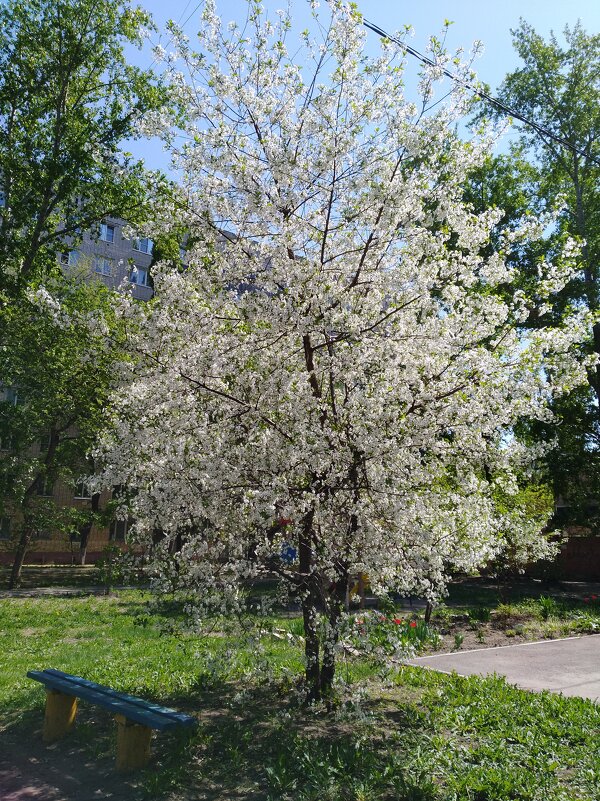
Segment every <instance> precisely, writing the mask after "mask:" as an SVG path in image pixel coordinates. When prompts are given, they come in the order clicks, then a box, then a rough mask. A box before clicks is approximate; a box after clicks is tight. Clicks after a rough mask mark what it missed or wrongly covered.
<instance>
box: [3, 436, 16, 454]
mask: <svg viewBox="0 0 600 801" xmlns="http://www.w3.org/2000/svg"><path fill="white" fill-rule="evenodd" d="M13 448H14V439H13V436H12V434H3V435H2V436H0V451H12V449H13Z"/></svg>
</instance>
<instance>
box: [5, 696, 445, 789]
mask: <svg viewBox="0 0 600 801" xmlns="http://www.w3.org/2000/svg"><path fill="white" fill-rule="evenodd" d="M161 700H162V702H163V703H168V704H170V705H173V706H176V707H177V708H178V709H181V710H185V711H186V712H190V713H192V714H195V715H197V716H198V718H199V720H200V726H199V727H198V729H197V731H196V732H195V733H194V734H192V735H191V736H190V734H189V733H187V732H186V733H182V734H168V735H165V734H160V735H158V736H157V737H156V738H155V739H154V741H153V759H152V763H151V766H150V767H149V768H148V769H146V770H144V771H141V772H140V773H138V774H135V775H133V776H128V777H124V778H123V777H120V776H118V775H116V774H115V773H114V758H115V743H116V733H115V730H114V729H115V727H114V723H113V722H112V719H111V717H110V715H109V714H108V713H106V712H104V711H103V710H99V709H97V708H94V707H90V706H86V705H85V704H82V705H81V708H80V711H79V714H78V721H77V725H76V726H75V728H74V729H73V731H72V732H71V733H70V734H69V735H68V736H67V737H66V738H65V739H64V740H62V741H60V742H58V743H55V744H54V745H52V746H45V745H44V744H43V743H42V741H41V727H42V718H43V713H42V710H41V709H40V708H38V709H36V710H34V711H31V712H27V713H24V714H21V715H19V716H18V718H16V719H15V718H13V719H12V721H11V722H10V723H9V726H8V728H7V729H6V730H5V731H4V732H3V733H2V734H1V735H0V740H2V745H3V753H4V759H5V760H6V759H8V760H9V761H11V763H12V765H13V767H14V768H15V769H17V770H18V769H20V770H21V772H23V771H26V772H27V771H28V772H29V774H30V775H31V771H32V765H33V772H34V773H35V774H36V776H37V777H38V778H39V780H40V781H42V782H43V781H46V782H47V783H48V785H49V786H52V787H53V788H58V790H59V792H60V793H61V795H60V798H61V799H64V801H81V799H87V798H93V797H110V798H111V799H114V801H120V799H123V801H125V799H127V801H138V799H153V801H162V799H165V801H166V799H169V801H172V800H173V801H174V799H185V801H196V799H197V800H198V801H200V799H204V800H205V801H217V799H219V801H221V800H222V799H246V800H247V801H275V799H280V800H281V801H283V800H284V799H294V801H317V799H318V801H348V800H349V799H365V801H367V799H373V800H374V799H378V800H379V799H381V801H385V799H389V801H391V799H395V801H433V799H434V798H436V797H437V796H436V793H435V789H434V787H433V786H432V784H431V782H430V780H429V777H428V775H426V772H423V773H422V774H421V775H418V774H416V773H415V772H414V771H411V772H410V773H409V771H408V770H407V760H406V757H407V754H408V753H409V752H410V751H412V750H413V749H414V748H415V747H416V744H417V743H418V742H419V741H420V739H422V738H423V736H425V737H426V736H427V726H426V722H425V720H424V718H423V717H422V715H421V714H420V713H419V712H418V710H417V707H416V706H413V705H411V704H408V705H405V706H399V705H398V704H397V703H393V702H390V703H389V704H388V705H386V704H385V703H384V702H382V701H381V700H378V701H375V700H373V701H370V700H368V699H366V700H364V702H363V703H362V704H361V708H360V713H358V712H356V711H355V710H354V711H353V708H352V707H351V708H350V709H349V710H348V709H346V711H345V712H343V713H342V711H338V712H337V713H326V712H323V711H322V710H321V711H317V710H314V709H313V710H311V709H307V708H305V707H303V706H301V705H300V704H299V703H297V702H296V700H295V693H294V688H293V687H290V686H289V685H285V684H280V685H277V686H273V685H269V686H268V687H258V688H253V689H252V690H249V689H248V688H247V687H242V686H241V685H238V684H233V683H223V684H217V683H215V684H213V686H212V687H211V688H210V690H204V691H198V692H194V693H193V694H192V695H191V696H187V697H186V699H185V700H184V699H182V698H176V697H171V698H163V699H161ZM26 775H27V774H26ZM41 797H43V795H42V796H41ZM53 798H54V796H52V795H51V794H49V793H48V801H51V799H53Z"/></svg>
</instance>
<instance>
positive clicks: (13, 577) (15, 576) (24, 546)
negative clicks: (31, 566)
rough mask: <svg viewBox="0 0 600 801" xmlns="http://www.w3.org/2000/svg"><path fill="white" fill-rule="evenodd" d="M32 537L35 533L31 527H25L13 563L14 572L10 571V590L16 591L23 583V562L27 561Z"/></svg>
mask: <svg viewBox="0 0 600 801" xmlns="http://www.w3.org/2000/svg"><path fill="white" fill-rule="evenodd" d="M32 536H33V532H32V530H31V529H30V528H29V526H27V525H25V526H23V530H22V531H21V535H20V537H19V542H18V543H17V547H16V550H15V558H14V561H13V566H12V570H11V571H10V579H9V580H8V589H9V590H14V589H16V588H17V587H18V586H19V584H20V583H21V570H22V569H23V562H24V561H25V555H26V553H27V550H28V549H29V544H30V543H31V539H32Z"/></svg>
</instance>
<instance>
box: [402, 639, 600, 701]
mask: <svg viewBox="0 0 600 801" xmlns="http://www.w3.org/2000/svg"><path fill="white" fill-rule="evenodd" d="M409 664H410V665H418V666H419V667H427V668H432V669H433V670H441V671H443V672H445V673H450V672H452V671H453V670H455V671H456V672H457V673H458V674H460V675H461V676H471V675H473V674H478V675H482V676H485V675H489V674H491V673H498V674H499V675H500V676H505V677H506V680H507V681H508V682H510V683H511V684H516V685H517V686H518V687H521V688H523V689H524V690H536V691H539V690H551V691H552V692H556V693H562V694H563V695H578V696H580V697H581V698H590V699H591V700H592V701H600V634H591V635H586V636H584V637H569V638H568V639H565V640H544V641H543V642H532V643H522V644H520V645H504V646H501V647H499V648H478V649H476V650H473V651H459V652H456V653H452V654H434V655H432V656H422V657H419V658H418V659H413V660H411V661H410V662H409Z"/></svg>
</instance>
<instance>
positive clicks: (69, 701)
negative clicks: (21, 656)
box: [27, 668, 198, 771]
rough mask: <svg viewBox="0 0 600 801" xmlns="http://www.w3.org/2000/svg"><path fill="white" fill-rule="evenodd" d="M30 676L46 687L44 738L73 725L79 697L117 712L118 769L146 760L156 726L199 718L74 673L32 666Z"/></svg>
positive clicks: (187, 723)
mask: <svg viewBox="0 0 600 801" xmlns="http://www.w3.org/2000/svg"><path fill="white" fill-rule="evenodd" d="M27 676H28V677H29V678H30V679H34V680H35V681H39V682H40V683H41V684H43V685H44V686H45V687H46V693H47V696H46V714H45V718H44V741H45V742H54V741H55V740H58V739H60V738H61V737H63V736H64V735H65V734H66V733H67V732H68V731H69V730H70V729H71V727H72V726H73V723H74V722H75V717H76V713H77V700H78V699H81V700H83V701H87V702H89V703H91V704H94V705H95V706H99V707H103V708H104V709H107V710H109V712H112V713H113V714H114V716H115V719H116V721H117V724H118V730H117V770H119V771H128V770H133V769H136V768H140V767H143V766H144V765H146V764H147V762H148V760H149V758H150V740H151V737H152V731H153V730H158V731H169V730H172V729H180V728H187V729H193V728H195V727H196V726H197V725H198V721H197V719H196V718H194V717H191V716H190V715H185V714H183V713H182V712H177V711H176V710H175V709H169V708H168V707H164V706H160V705H159V704H154V703H152V702H150V701H145V700H144V699H143V698H137V697H136V696H133V695H127V694H126V693H120V692H117V691H116V690H113V689H111V688H110V687H104V686H102V685H101V684H96V683H95V682H93V681H88V680H87V679H83V678H81V676H71V675H70V674H68V673H63V672H62V671H60V670H53V669H51V668H49V669H47V670H30V671H29V672H28V673H27Z"/></svg>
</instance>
